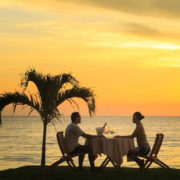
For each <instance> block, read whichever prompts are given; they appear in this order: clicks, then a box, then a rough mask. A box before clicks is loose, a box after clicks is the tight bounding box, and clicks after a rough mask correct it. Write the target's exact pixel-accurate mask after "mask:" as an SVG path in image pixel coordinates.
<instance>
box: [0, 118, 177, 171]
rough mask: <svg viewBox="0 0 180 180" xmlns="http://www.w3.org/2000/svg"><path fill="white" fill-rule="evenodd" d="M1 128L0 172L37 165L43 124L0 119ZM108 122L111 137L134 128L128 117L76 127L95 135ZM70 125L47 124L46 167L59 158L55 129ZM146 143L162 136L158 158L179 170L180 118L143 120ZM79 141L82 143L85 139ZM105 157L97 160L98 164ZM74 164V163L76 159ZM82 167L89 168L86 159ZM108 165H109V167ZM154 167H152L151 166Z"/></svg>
mask: <svg viewBox="0 0 180 180" xmlns="http://www.w3.org/2000/svg"><path fill="white" fill-rule="evenodd" d="M2 121H3V124H2V126H1V127H0V170H3V169H9V168H17V167H19V166H26V165H39V164H40V160H41V143H42V122H41V119H40V118H39V117H2ZM105 122H107V127H106V128H107V129H106V130H110V131H114V134H110V133H109V134H106V136H107V137H111V136H114V135H117V134H119V135H129V134H131V133H132V131H133V130H134V128H135V125H134V124H133V123H132V120H131V117H93V118H90V117H82V123H81V124H80V125H79V126H80V127H81V128H82V129H83V130H84V131H85V132H87V133H91V134H96V131H95V128H96V127H100V126H103V124H104V123H105ZM69 123H70V117H63V118H62V122H61V123H57V124H56V125H55V126H56V129H55V128H54V126H53V125H52V124H49V125H48V132H47V146H46V148H47V151H46V164H47V165H50V164H51V163H53V162H54V161H56V160H58V159H59V157H60V156H61V153H60V151H59V147H58V145H57V141H56V130H57V131H60V130H64V129H65V128H66V126H67V124H69ZM143 124H144V127H145V130H146V134H147V137H148V141H149V143H150V145H151V146H152V145H153V142H154V138H155V135H156V133H164V135H165V138H164V141H163V145H162V147H161V150H160V152H159V158H160V159H161V160H162V161H164V162H165V163H167V164H168V165H169V166H170V167H172V168H180V153H179V152H180V117H146V118H145V119H144V120H143ZM80 142H81V143H82V144H83V143H84V139H83V138H81V139H80ZM104 158H105V156H100V157H99V158H98V159H97V160H96V165H99V164H100V163H101V162H102V160H103V159H104ZM76 161H77V160H76ZM84 165H85V166H89V163H88V159H87V157H86V158H85V161H84ZM109 166H111V164H109ZM122 166H127V167H137V165H136V164H135V163H134V162H126V158H124V162H123V165H122ZM153 166H154V167H156V166H155V165H153Z"/></svg>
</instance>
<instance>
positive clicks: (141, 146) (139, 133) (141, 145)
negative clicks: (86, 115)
mask: <svg viewBox="0 0 180 180" xmlns="http://www.w3.org/2000/svg"><path fill="white" fill-rule="evenodd" d="M143 118H144V116H143V115H142V114H141V113H140V112H135V113H134V114H133V117H132V122H133V123H135V124H136V128H135V130H134V132H133V133H132V134H131V135H129V136H115V137H114V138H120V137H124V138H136V139H137V145H138V146H137V147H136V148H135V149H133V150H131V151H129V153H128V157H129V158H131V159H132V160H134V161H135V162H136V163H137V164H138V165H139V167H140V169H143V168H144V160H141V159H139V158H138V156H139V155H147V154H148V153H149V152H150V146H149V143H148V141H147V138H146V134H145V130H144V127H143V124H142V122H141V120H142V119H143ZM71 121H72V122H71V123H70V124H69V125H68V126H67V128H66V131H65V141H66V146H67V150H68V152H69V154H73V153H87V154H88V158H89V162H90V168H91V170H96V168H95V165H94V160H95V159H96V157H97V156H96V155H93V154H92V151H91V149H90V146H89V145H80V144H78V139H79V137H80V136H82V137H84V138H86V139H89V138H96V137H104V136H103V135H101V136H97V135H91V134H87V133H85V132H84V131H83V130H82V129H81V128H80V127H79V126H78V124H79V123H81V116H80V114H79V112H73V113H72V114H71ZM78 160H79V169H80V170H81V169H82V166H83V160H84V155H80V156H79V159H78Z"/></svg>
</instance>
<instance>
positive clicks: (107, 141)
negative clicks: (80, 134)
mask: <svg viewBox="0 0 180 180" xmlns="http://www.w3.org/2000/svg"><path fill="white" fill-rule="evenodd" d="M88 144H89V145H90V147H91V151H92V153H93V154H94V155H97V154H105V155H106V156H107V157H106V159H105V161H107V160H108V162H109V161H111V162H112V163H113V165H114V166H117V167H120V165H121V164H122V162H123V156H125V155H127V154H128V152H129V151H130V150H132V149H134V148H135V145H134V139H133V138H124V137H118V138H104V137H100V138H99V137H98V138H92V139H91V140H90V141H89V142H88ZM105 161H104V162H103V163H104V164H103V163H102V164H101V166H106V165H107V164H106V163H105ZM127 161H132V160H131V159H130V158H127Z"/></svg>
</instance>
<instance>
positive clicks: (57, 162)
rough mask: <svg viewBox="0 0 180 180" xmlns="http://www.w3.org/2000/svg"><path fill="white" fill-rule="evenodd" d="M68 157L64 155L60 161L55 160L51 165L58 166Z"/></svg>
mask: <svg viewBox="0 0 180 180" xmlns="http://www.w3.org/2000/svg"><path fill="white" fill-rule="evenodd" d="M66 159H67V158H66V157H62V158H61V159H59V160H58V161H56V162H54V163H53V164H51V167H54V166H58V165H59V164H61V163H62V162H64V161H66Z"/></svg>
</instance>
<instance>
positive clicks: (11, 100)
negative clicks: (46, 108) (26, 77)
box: [0, 92, 40, 113]
mask: <svg viewBox="0 0 180 180" xmlns="http://www.w3.org/2000/svg"><path fill="white" fill-rule="evenodd" d="M9 104H13V106H14V108H13V111H15V110H16V106H17V105H22V106H25V105H28V106H30V107H31V109H35V110H36V111H37V112H39V113H40V104H39V102H38V101H36V99H33V97H32V96H30V98H29V97H28V96H27V95H26V94H25V93H20V92H14V93H11V92H7V93H4V94H1V95H0V112H1V111H2V110H3V108H4V107H6V106H7V105H9Z"/></svg>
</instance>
